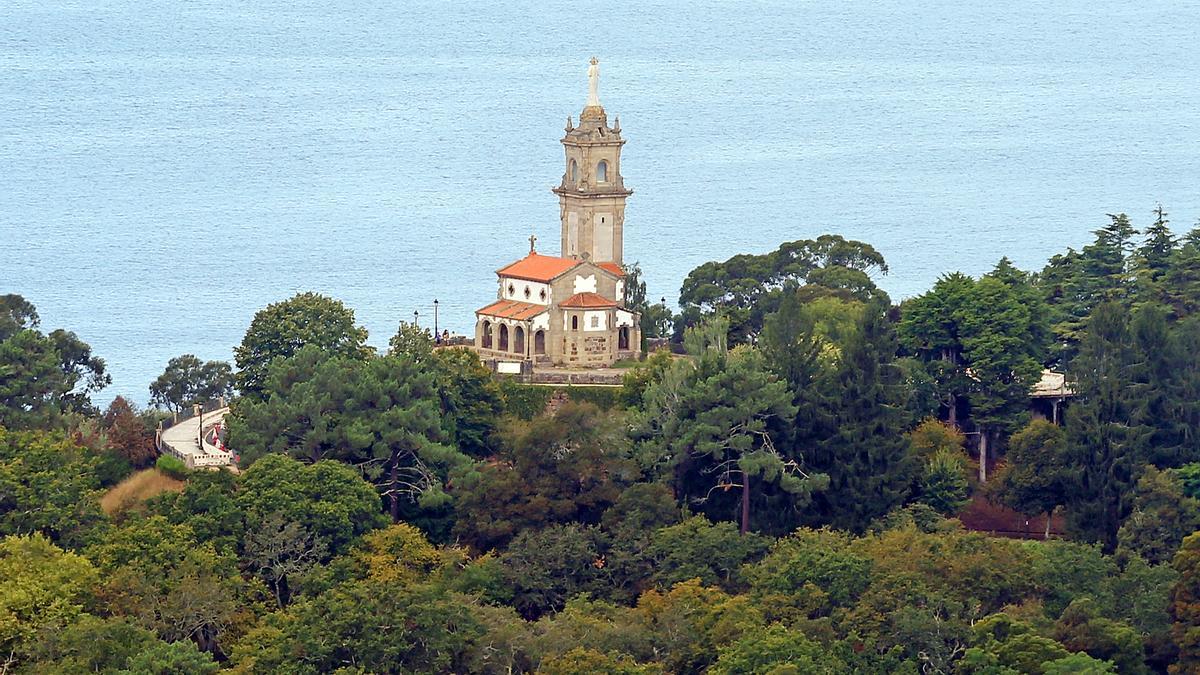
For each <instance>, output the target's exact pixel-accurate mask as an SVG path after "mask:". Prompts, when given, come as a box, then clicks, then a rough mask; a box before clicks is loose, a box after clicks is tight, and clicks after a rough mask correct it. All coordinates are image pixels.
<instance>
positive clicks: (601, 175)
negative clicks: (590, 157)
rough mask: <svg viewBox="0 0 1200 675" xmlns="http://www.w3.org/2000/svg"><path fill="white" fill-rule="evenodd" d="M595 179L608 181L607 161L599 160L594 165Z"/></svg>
mask: <svg viewBox="0 0 1200 675" xmlns="http://www.w3.org/2000/svg"><path fill="white" fill-rule="evenodd" d="M596 180H598V181H600V182H601V183H607V182H608V162H606V161H604V160H600V163H599V164H597V165H596Z"/></svg>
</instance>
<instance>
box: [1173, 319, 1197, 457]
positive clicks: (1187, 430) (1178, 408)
mask: <svg viewBox="0 0 1200 675" xmlns="http://www.w3.org/2000/svg"><path fill="white" fill-rule="evenodd" d="M1198 354H1200V317H1188V318H1186V319H1184V320H1183V321H1180V322H1178V323H1176V324H1175V325H1174V326H1173V327H1172V330H1171V336H1170V341H1169V344H1168V360H1169V364H1168V366H1167V370H1168V371H1169V372H1170V374H1171V376H1170V378H1169V379H1168V380H1167V382H1166V384H1165V385H1164V386H1165V389H1166V390H1167V411H1166V413H1165V416H1166V418H1165V420H1164V421H1166V422H1174V425H1175V429H1174V434H1173V437H1174V438H1175V439H1176V441H1177V442H1178V444H1179V445H1178V446H1177V448H1176V449H1175V452H1174V453H1173V454H1174V459H1175V461H1176V462H1177V463H1178V464H1187V463H1190V462H1200V358H1197V355H1198Z"/></svg>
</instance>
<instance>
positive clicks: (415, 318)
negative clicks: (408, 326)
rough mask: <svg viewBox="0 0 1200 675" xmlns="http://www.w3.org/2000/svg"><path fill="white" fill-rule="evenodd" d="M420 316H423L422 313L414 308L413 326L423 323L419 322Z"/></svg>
mask: <svg viewBox="0 0 1200 675" xmlns="http://www.w3.org/2000/svg"><path fill="white" fill-rule="evenodd" d="M420 318H421V313H420V312H418V311H417V310H415V309H414V310H413V326H420V325H421V324H420V322H419V320H420Z"/></svg>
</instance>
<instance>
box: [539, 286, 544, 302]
mask: <svg viewBox="0 0 1200 675" xmlns="http://www.w3.org/2000/svg"><path fill="white" fill-rule="evenodd" d="M538 297H540V298H541V299H542V301H543V302H544V301H545V300H546V289H544V288H543V289H542V292H541V293H538Z"/></svg>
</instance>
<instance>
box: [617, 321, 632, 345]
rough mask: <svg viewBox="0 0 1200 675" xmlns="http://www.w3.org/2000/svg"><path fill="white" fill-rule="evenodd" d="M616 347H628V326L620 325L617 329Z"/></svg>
mask: <svg viewBox="0 0 1200 675" xmlns="http://www.w3.org/2000/svg"><path fill="white" fill-rule="evenodd" d="M617 349H621V350H626V349H629V326H621V327H620V328H619V329H617Z"/></svg>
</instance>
